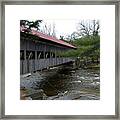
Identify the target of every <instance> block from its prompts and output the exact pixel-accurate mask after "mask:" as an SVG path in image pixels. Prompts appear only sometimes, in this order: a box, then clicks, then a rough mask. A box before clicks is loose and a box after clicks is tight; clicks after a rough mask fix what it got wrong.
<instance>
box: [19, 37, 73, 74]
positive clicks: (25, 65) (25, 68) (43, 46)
mask: <svg viewBox="0 0 120 120" xmlns="http://www.w3.org/2000/svg"><path fill="white" fill-rule="evenodd" d="M69 49H70V48H67V47H64V46H60V45H56V44H51V43H47V42H42V41H39V42H35V41H31V40H30V38H24V37H22V36H21V40H20V50H23V51H24V60H20V74H26V73H30V72H33V71H36V70H41V69H44V68H47V67H50V66H56V65H59V64H63V63H66V62H69V61H72V59H71V58H63V57H57V56H56V52H57V51H61V52H63V51H66V50H69ZM27 51H35V59H30V60H27V59H26V52H27ZM37 51H43V52H44V59H37ZM45 52H54V53H55V58H52V57H51V55H50V58H47V59H45Z"/></svg>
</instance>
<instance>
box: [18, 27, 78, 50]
mask: <svg viewBox="0 0 120 120" xmlns="http://www.w3.org/2000/svg"><path fill="white" fill-rule="evenodd" d="M25 30H26V28H22V27H21V28H20V31H21V32H25ZM30 34H32V35H36V36H38V37H40V38H43V39H44V40H49V41H51V42H54V43H57V44H60V45H64V46H66V47H69V48H73V49H76V47H75V46H73V45H71V44H69V43H67V42H65V41H63V40H59V39H57V38H56V37H53V36H49V35H46V34H44V33H42V32H38V31H36V30H32V31H31V32H30Z"/></svg>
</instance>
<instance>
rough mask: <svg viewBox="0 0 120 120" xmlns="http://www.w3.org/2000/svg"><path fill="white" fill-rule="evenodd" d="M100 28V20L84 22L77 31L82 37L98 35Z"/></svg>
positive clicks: (79, 24) (80, 23)
mask: <svg viewBox="0 0 120 120" xmlns="http://www.w3.org/2000/svg"><path fill="white" fill-rule="evenodd" d="M99 27H100V25H99V21H98V20H86V21H84V20H83V21H80V22H79V23H78V27H77V31H78V33H79V34H80V35H81V36H86V35H87V36H89V35H98V34H99Z"/></svg>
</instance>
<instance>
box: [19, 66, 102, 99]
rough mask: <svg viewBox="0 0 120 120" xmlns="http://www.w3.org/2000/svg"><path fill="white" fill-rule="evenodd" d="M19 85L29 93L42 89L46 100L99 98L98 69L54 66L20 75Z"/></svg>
mask: <svg viewBox="0 0 120 120" xmlns="http://www.w3.org/2000/svg"><path fill="white" fill-rule="evenodd" d="M20 87H21V88H25V89H26V90H27V91H30V92H29V94H30V93H31V92H32V93H33V91H34V92H35V91H39V90H42V92H43V93H44V95H46V97H45V99H47V100H99V99H100V70H99V69H81V68H79V69H69V67H68V68H67V67H64V68H63V67H54V68H51V69H49V70H44V71H37V72H35V73H32V75H30V76H27V77H21V79H20ZM34 96H35V94H34ZM36 96H37V94H36ZM30 97H31V96H30ZM32 99H33V100H34V99H37V100H40V99H44V98H41V97H32Z"/></svg>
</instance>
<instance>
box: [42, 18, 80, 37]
mask: <svg viewBox="0 0 120 120" xmlns="http://www.w3.org/2000/svg"><path fill="white" fill-rule="evenodd" d="M43 22H44V23H45V24H47V25H49V24H51V25H53V24H55V32H56V37H57V38H60V35H62V36H67V35H70V34H72V33H73V32H74V31H76V27H77V24H78V22H79V20H67V19H61V20H43ZM44 23H43V24H44Z"/></svg>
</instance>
